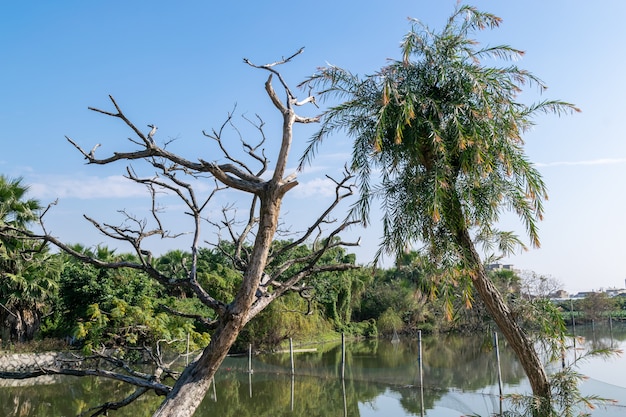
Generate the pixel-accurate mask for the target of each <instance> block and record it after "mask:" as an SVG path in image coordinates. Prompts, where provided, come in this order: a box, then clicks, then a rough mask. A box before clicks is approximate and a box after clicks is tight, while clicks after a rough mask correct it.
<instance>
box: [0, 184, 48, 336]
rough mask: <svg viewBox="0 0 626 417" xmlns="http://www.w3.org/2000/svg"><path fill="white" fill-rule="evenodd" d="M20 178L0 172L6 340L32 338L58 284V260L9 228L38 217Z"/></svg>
mask: <svg viewBox="0 0 626 417" xmlns="http://www.w3.org/2000/svg"><path fill="white" fill-rule="evenodd" d="M27 192H28V187H27V186H25V185H23V184H22V179H21V178H17V179H8V178H7V177H5V176H1V175H0V227H2V226H8V227H9V228H10V229H8V231H5V232H3V233H2V234H0V321H1V322H2V329H3V332H2V333H3V334H0V337H1V338H2V339H3V340H5V341H8V340H14V341H20V342H22V341H25V340H27V339H31V338H32V337H33V336H34V333H35V332H36V331H37V329H38V328H39V326H40V324H41V318H42V316H43V314H44V313H45V311H46V310H47V308H49V305H46V301H48V300H49V299H50V297H52V296H53V294H54V293H55V291H56V288H57V286H58V276H59V270H60V264H59V262H57V261H56V260H55V258H53V257H51V256H50V255H49V253H48V252H47V250H46V247H42V246H41V243H39V242H36V241H34V240H32V239H26V238H24V237H20V236H18V235H17V233H14V232H13V231H12V228H17V229H25V228H26V227H27V226H28V225H29V223H31V222H33V221H35V220H36V219H37V218H38V214H39V211H40V210H41V206H40V204H39V202H38V201H37V200H34V199H25V198H26V193H27Z"/></svg>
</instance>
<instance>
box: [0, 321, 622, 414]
mask: <svg viewBox="0 0 626 417" xmlns="http://www.w3.org/2000/svg"><path fill="white" fill-rule="evenodd" d="M577 333H578V334H579V335H581V336H584V343H583V341H582V340H579V341H578V344H577V346H578V347H579V350H578V353H577V358H578V357H579V356H580V355H581V353H582V352H583V351H584V349H585V348H589V347H591V348H602V347H615V348H624V347H626V326H613V328H612V329H609V327H608V326H602V327H601V326H597V327H596V328H595V329H591V328H578V329H577ZM571 356H572V355H570V356H569V357H568V358H567V361H572V360H573V357H571ZM342 357H343V355H342V349H341V345H340V344H324V345H318V346H315V350H314V351H296V353H295V354H294V369H295V376H293V377H292V376H291V358H290V355H289V353H281V354H273V355H260V356H256V357H254V358H253V360H252V369H253V373H249V372H248V358H247V357H230V358H227V360H226V361H225V362H224V364H223V365H222V367H221V368H220V371H219V372H218V375H217V376H216V383H215V385H214V389H213V388H212V389H211V390H210V391H209V394H208V395H207V397H206V398H205V400H204V402H203V403H202V405H201V408H200V409H199V410H198V412H197V413H196V416H220V417H247V416H255V417H256V416H268V417H269V416H292V417H304V416H306V417H315V416H349V417H383V416H384V417H405V416H420V415H421V413H422V411H423V412H424V415H425V416H427V417H459V416H469V415H472V416H474V415H478V416H484V417H487V416H492V415H494V413H497V412H498V411H499V409H500V401H499V395H498V393H499V385H498V379H497V375H498V372H497V362H496V356H495V352H494V350H493V348H492V339H491V337H490V336H472V337H459V336H437V337H423V339H422V364H423V367H422V378H423V386H424V391H423V401H422V394H421V392H420V389H419V385H420V383H419V381H420V368H419V366H418V360H417V359H418V344H417V341H415V340H403V341H401V342H400V343H391V342H389V341H366V342H348V343H346V351H345V362H344V363H345V366H343V367H342ZM500 363H501V365H500V366H501V372H502V378H503V392H504V394H507V393H527V392H529V387H528V384H527V381H526V379H525V377H524V372H523V370H522V368H521V366H520V365H519V363H518V362H517V361H516V360H515V358H514V356H513V354H512V352H511V351H510V350H509V349H508V348H507V346H506V343H504V342H502V340H501V341H500ZM577 366H578V368H579V370H580V372H582V373H583V374H585V375H587V376H588V377H589V379H588V380H587V381H586V382H585V383H584V384H583V391H584V392H585V393H587V394H597V395H600V396H603V397H609V398H614V399H617V400H618V401H619V403H618V404H617V405H614V406H611V407H608V408H599V409H597V410H593V411H592V415H593V416H594V417H596V416H598V417H608V416H620V415H626V406H625V405H626V377H625V376H624V375H626V359H625V358H623V357H613V358H611V359H608V360H605V359H588V360H578V362H577ZM342 372H343V373H344V374H345V378H344V379H343V380H342V378H341V375H342ZM0 382H2V381H0ZM34 382H35V381H33V380H30V381H28V383H29V385H25V386H19V387H0V416H20V417H27V416H38V417H39V416H68V417H69V416H75V415H77V414H79V413H81V412H83V411H85V410H87V409H88V408H90V407H92V406H95V405H97V404H100V403H103V402H106V401H117V400H120V399H122V398H124V397H125V396H126V395H128V394H130V393H131V392H132V389H129V388H128V387H127V386H126V385H124V384H121V383H116V382H112V381H107V380H102V379H99V378H76V377H46V378H42V379H39V380H38V381H36V384H34ZM159 403H160V399H159V398H157V397H156V396H154V395H145V396H143V397H141V398H140V399H139V400H138V401H136V402H135V403H134V404H132V405H131V406H128V407H125V408H123V409H121V410H119V411H112V412H111V413H110V415H111V416H119V417H127V416H128V417H131V416H132V417H140V416H150V415H151V414H152V412H153V411H154V410H155V409H156V407H157V406H158V404H159ZM504 407H505V409H506V403H505V404H504Z"/></svg>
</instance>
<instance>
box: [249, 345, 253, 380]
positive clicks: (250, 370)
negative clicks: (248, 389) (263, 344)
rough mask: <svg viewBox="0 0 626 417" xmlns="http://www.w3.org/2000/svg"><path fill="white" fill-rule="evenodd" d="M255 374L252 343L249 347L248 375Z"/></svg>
mask: <svg viewBox="0 0 626 417" xmlns="http://www.w3.org/2000/svg"><path fill="white" fill-rule="evenodd" d="M252 372H254V371H253V370H252V343H250V344H249V345H248V373H250V374H251V373H252Z"/></svg>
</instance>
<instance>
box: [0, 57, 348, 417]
mask: <svg viewBox="0 0 626 417" xmlns="http://www.w3.org/2000/svg"><path fill="white" fill-rule="evenodd" d="M301 52H302V49H300V50H299V51H297V52H296V53H295V54H293V55H291V56H289V57H287V58H283V59H281V60H279V61H277V62H274V63H270V64H266V65H256V64H254V63H252V62H251V61H250V60H247V59H244V62H245V63H246V64H247V65H249V66H250V67H252V68H255V69H259V70H262V71H267V72H269V73H270V74H269V76H268V78H267V81H266V82H265V91H266V93H267V95H268V96H269V98H270V100H271V102H272V104H273V106H274V108H275V109H276V110H277V111H278V112H279V113H280V114H281V116H282V137H281V141H280V146H279V149H278V155H277V157H276V162H275V163H274V164H273V165H272V167H271V168H272V169H271V170H270V162H269V159H268V158H267V157H266V155H265V151H264V148H263V144H264V143H265V132H264V123H263V120H262V119H261V118H260V117H258V116H257V117H256V119H249V118H246V121H247V122H249V123H251V124H252V125H253V127H254V129H256V132H257V133H258V134H259V136H260V139H259V140H257V141H256V142H252V141H250V140H248V139H246V138H244V135H243V134H242V133H241V131H239V130H238V129H236V128H235V132H236V134H237V135H238V136H239V139H240V144H241V147H242V148H243V150H244V154H245V155H244V158H245V159H244V158H240V157H239V156H238V155H237V154H235V153H234V152H231V150H230V149H229V147H228V143H227V141H226V140H225V129H226V128H227V127H234V123H233V113H229V114H228V116H227V118H226V121H225V122H224V123H223V124H222V126H221V127H220V128H219V129H216V130H211V131H210V132H207V131H203V134H204V136H205V137H207V138H209V139H210V140H211V141H213V142H214V143H216V144H217V147H218V148H219V151H220V152H219V157H220V158H221V159H222V160H224V159H225V160H226V161H227V162H226V163H222V164H218V163H215V162H208V161H206V160H204V159H201V158H198V159H197V160H190V159H187V158H184V157H182V156H180V155H178V154H176V153H173V152H170V151H169V150H168V149H167V145H168V144H169V143H167V144H165V145H164V146H159V145H158V144H157V142H156V140H155V137H154V136H155V132H156V129H155V128H154V126H153V125H150V127H152V128H153V129H152V131H150V133H148V134H146V133H144V132H143V131H142V129H140V128H139V127H137V125H136V124H135V123H133V122H132V121H131V120H130V119H129V118H128V117H127V116H126V115H125V113H124V112H123V110H122V109H121V107H120V106H119V104H118V103H117V102H116V100H115V99H114V98H113V97H111V96H109V98H110V101H111V103H112V104H113V107H114V110H113V111H109V110H102V109H98V108H93V107H90V108H89V109H90V110H92V111H94V112H97V113H100V114H103V115H106V116H109V117H112V118H114V119H119V120H121V121H122V122H123V123H124V124H125V125H126V126H127V127H128V128H129V129H130V130H131V132H132V137H130V138H128V140H129V141H130V142H131V143H132V144H134V145H135V146H136V147H137V149H136V150H133V151H129V152H113V153H112V154H111V155H109V156H105V157H98V155H97V150H98V148H99V146H100V145H99V144H98V145H96V146H93V147H92V148H91V149H90V150H86V149H87V148H83V147H82V146H81V145H79V144H78V142H77V141H75V140H73V139H71V138H69V137H67V140H68V141H69V142H70V143H71V144H72V145H73V146H74V147H75V148H76V149H77V150H78V151H79V152H80V153H81V154H82V155H83V156H84V157H85V159H86V160H87V163H88V164H95V165H108V164H112V163H115V162H118V161H124V162H127V163H128V162H133V161H142V162H143V163H146V164H147V165H148V166H149V167H151V168H152V169H153V170H154V174H153V175H151V176H142V175H139V174H138V173H137V171H136V170H135V169H134V168H133V167H131V166H128V167H127V169H126V175H125V176H126V178H128V179H129V180H130V181H133V182H135V183H138V184H142V185H144V186H145V187H146V188H147V189H148V192H149V193H150V195H151V198H152V207H151V209H150V213H151V218H152V220H153V222H150V223H149V222H148V221H146V220H141V219H138V218H136V217H134V216H133V215H131V214H130V213H127V212H125V211H123V212H122V214H123V215H124V216H125V219H126V220H125V221H124V222H123V224H121V225H112V224H108V223H101V222H99V221H96V220H95V219H92V218H90V217H87V216H85V219H87V221H88V222H90V223H91V224H92V225H93V226H94V227H95V228H96V229H97V230H99V231H100V232H101V233H102V234H104V235H105V236H107V237H109V238H111V239H114V240H117V241H122V242H126V244H128V245H130V247H131V248H132V250H133V252H134V254H135V255H136V257H137V259H138V261H126V260H125V261H116V262H107V261H102V260H100V259H96V258H94V257H91V256H89V255H86V254H85V253H82V252H79V251H77V250H75V249H74V248H73V247H72V246H70V245H67V244H65V243H64V242H62V241H61V240H60V239H58V238H56V237H54V236H53V235H51V234H50V233H48V231H47V230H46V228H45V225H44V223H43V221H41V222H40V223H41V229H42V231H43V232H42V233H33V232H24V231H22V233H23V235H24V236H25V237H27V238H36V239H40V240H41V241H42V242H44V243H50V244H53V245H55V246H56V247H58V248H60V249H61V250H63V251H65V252H66V253H68V254H70V255H72V256H74V257H76V258H78V259H80V260H81V261H83V262H85V263H89V264H92V265H95V266H98V267H101V268H132V269H135V270H139V271H143V272H144V273H146V274H147V275H148V276H150V277H151V278H153V279H155V280H156V281H158V282H159V283H161V284H163V285H166V286H169V287H172V286H178V287H183V288H186V289H188V290H191V291H192V292H193V293H194V294H195V296H196V297H197V298H198V299H199V300H200V301H201V302H202V303H203V304H204V305H205V306H207V307H208V308H209V309H210V310H211V311H212V312H213V316H212V317H199V316H197V315H191V314H187V313H185V312H179V311H175V310H173V309H171V308H166V309H165V310H166V311H167V312H168V313H170V314H175V315H178V316H180V317H189V318H194V319H197V320H200V321H201V322H202V323H203V324H205V325H207V326H210V327H211V328H212V329H213V331H212V334H211V341H210V343H209V345H208V346H206V348H204V350H203V351H202V353H201V354H200V355H199V356H198V357H197V358H196V359H195V360H194V361H193V362H192V363H190V364H189V365H188V366H187V367H186V368H185V369H184V371H183V372H182V374H180V375H179V376H177V378H176V382H175V384H174V385H173V386H171V387H170V386H167V385H165V384H163V383H162V382H161V380H162V375H163V373H164V372H165V370H166V369H167V367H165V366H164V365H163V364H161V365H160V366H158V367H157V371H156V372H155V373H154V374H152V375H142V374H139V373H136V372H134V371H132V370H130V369H128V367H127V366H126V365H123V364H122V363H121V362H120V363H114V365H116V370H114V371H106V372H105V371H104V370H100V371H99V372H100V373H99V374H98V375H99V376H105V377H110V378H115V379H118V380H124V381H126V382H128V383H130V384H133V385H135V386H136V387H137V390H136V391H135V392H134V393H133V394H131V395H130V396H129V397H127V398H125V399H123V400H120V401H117V402H112V403H107V404H103V405H100V406H98V407H95V408H94V409H93V412H94V413H93V415H99V414H102V413H105V412H106V410H109V409H114V408H119V407H121V406H124V405H125V404H128V403H130V402H132V401H133V400H134V399H136V398H138V397H139V396H141V395H142V394H143V393H144V392H146V391H149V390H152V391H154V392H156V393H157V394H159V395H164V396H165V399H164V401H163V403H162V404H161V406H160V408H159V409H158V410H157V411H156V412H155V413H154V416H160V417H165V416H170V417H173V416H176V417H181V416H182V417H184V416H191V415H193V413H194V411H195V410H196V408H197V407H198V405H199V404H200V402H201V401H202V399H203V398H204V396H205V393H206V392H207V390H208V389H209V387H210V381H211V378H212V377H213V376H214V375H215V372H216V371H217V369H218V368H219V366H220V364H221V363H222V361H223V360H224V358H225V356H226V355H227V353H228V351H229V349H230V347H231V346H232V344H233V343H234V342H235V339H236V338H237V336H238V334H239V333H240V331H241V330H242V329H243V327H244V326H245V325H246V323H248V322H249V321H250V320H251V319H252V318H253V317H255V316H256V315H257V314H259V313H260V312H261V311H263V309H264V308H266V307H267V306H268V305H269V304H270V303H271V302H273V301H274V300H275V299H276V298H278V297H280V296H281V295H283V294H285V293H288V292H293V291H295V292H298V293H300V294H302V295H303V296H304V297H305V298H307V297H310V295H309V294H308V291H307V290H308V287H307V285H306V279H307V278H308V277H311V276H313V275H315V274H317V273H321V272H326V271H342V270H349V269H353V268H356V266H355V265H354V264H346V263H342V264H320V263H319V262H318V261H319V260H320V258H321V257H322V255H323V254H324V253H325V252H327V251H328V250H330V249H333V248H336V247H339V246H354V245H357V244H358V243H354V242H344V241H342V240H341V238H340V237H339V235H340V233H341V232H343V231H345V230H346V228H348V227H349V226H351V225H352V224H354V223H356V221H353V220H349V219H345V220H340V221H338V220H337V219H333V218H331V217H330V216H331V212H332V211H333V210H334V209H335V208H336V207H337V206H338V204H339V203H340V202H341V201H342V200H343V199H345V198H346V197H349V196H350V195H352V187H353V186H352V184H351V181H352V175H351V174H350V173H349V172H348V170H345V171H344V175H343V178H341V179H338V180H333V181H334V183H335V196H334V199H333V200H332V201H331V202H330V204H329V205H328V207H325V208H322V209H321V211H320V213H319V215H318V217H317V218H315V219H312V222H311V226H310V227H309V228H307V229H306V230H304V231H303V232H301V233H300V234H299V235H298V236H297V237H296V238H295V239H293V241H292V243H290V244H288V245H284V246H282V247H280V248H279V249H277V250H276V252H274V253H273V252H272V242H273V240H274V238H275V236H276V234H277V230H278V227H279V221H280V220H279V215H280V210H281V204H282V201H283V198H284V196H285V194H286V193H287V192H288V191H290V190H292V189H293V188H294V187H296V186H297V185H298V181H297V178H296V176H295V175H294V174H292V175H286V167H287V161H288V157H289V154H290V151H291V146H292V142H293V129H294V125H295V124H300V123H301V124H308V123H316V122H318V120H319V119H318V117H303V116H300V115H298V114H297V113H296V108H298V107H300V106H303V105H306V104H315V99H314V97H313V96H309V97H306V98H305V99H303V100H300V101H298V100H297V98H296V96H295V95H294V94H293V92H292V91H291V90H290V88H289V87H288V85H287V83H286V82H285V80H284V78H283V77H282V76H281V74H280V73H279V72H278V70H277V69H276V68H277V67H278V66H280V65H282V64H285V63H288V62H289V61H291V60H292V59H293V58H294V57H296V56H297V55H299V54H300V53H301ZM275 80H277V84H278V86H279V87H280V90H282V91H283V92H284V94H285V98H284V99H281V98H279V95H278V94H277V92H276V91H275V90H274V86H273V83H274V82H276V81H275ZM217 159H218V158H216V160H217ZM252 164H255V166H256V167H255V166H253V165H252ZM270 173H271V175H270ZM264 174H265V175H267V176H269V179H264V178H262V176H263V175H264ZM198 181H201V182H203V183H204V184H206V183H210V184H213V188H212V191H211V192H209V193H208V195H207V196H205V197H200V195H199V193H197V191H196V188H195V187H194V184H195V183H197V182H198ZM225 190H238V191H241V192H243V193H245V194H246V195H248V196H249V198H250V200H249V201H250V205H249V207H248V208H247V210H246V211H245V212H246V213H247V215H246V216H244V217H245V219H244V220H243V221H237V219H236V217H237V216H235V215H233V214H232V207H231V206H228V207H225V208H224V209H223V210H222V217H221V218H214V217H211V218H209V217H208V216H206V215H205V212H206V211H208V210H207V207H208V206H209V203H210V202H211V200H212V198H213V197H214V196H215V195H216V194H217V193H219V192H222V191H225ZM161 193H168V194H173V195H176V196H177V197H178V198H179V199H180V200H181V201H182V202H183V203H184V205H185V207H186V210H185V214H186V215H188V216H189V217H190V218H191V219H192V221H193V229H192V231H191V236H190V239H191V245H190V246H191V258H192V259H190V260H189V261H188V265H189V267H186V266H185V271H186V276H185V277H184V278H182V279H181V278H174V277H172V276H169V275H168V274H167V273H165V272H163V271H161V270H159V268H158V266H157V265H155V263H154V262H153V255H152V253H151V252H150V251H149V250H147V249H145V245H144V242H145V240H146V239H148V238H152V237H155V236H157V237H161V238H175V237H179V236H180V234H176V233H172V232H170V231H168V230H166V229H165V228H164V222H163V220H162V213H161V210H160V207H159V206H158V204H157V197H158V195H160V194H161ZM46 211H47V210H46ZM152 223H154V224H155V225H156V226H154V227H149V226H148V225H149V224H152ZM206 224H209V225H211V226H213V227H216V228H217V230H218V235H219V236H220V239H219V240H218V242H217V243H215V244H214V247H215V248H216V249H217V250H223V251H224V253H226V254H228V256H229V257H230V259H231V262H232V265H233V267H234V268H236V269H237V270H239V271H240V273H241V276H242V283H241V286H240V287H239V289H238V291H237V293H236V295H235V297H234V299H233V300H221V299H217V298H214V297H213V296H212V295H211V293H210V291H208V290H207V289H206V288H204V287H203V286H202V285H201V284H200V283H199V281H198V279H197V274H198V270H197V269H198V248H199V247H200V245H201V243H203V242H202V241H201V240H202V238H201V230H202V226H203V225H206ZM0 229H2V228H0ZM2 231H3V230H0V233H2ZM4 231H5V232H7V231H10V232H11V233H14V232H15V230H7V228H6V227H5V230H4ZM224 236H226V238H227V239H224ZM322 236H323V237H322ZM225 241H227V242H228V245H229V246H230V247H231V248H234V250H227V249H226V248H225V247H224V244H225V243H224V242H225ZM311 241H314V242H315V243H314V245H313V247H312V250H311V251H310V253H309V254H308V255H306V256H300V257H294V256H285V255H286V254H287V255H288V254H289V252H290V251H291V250H292V249H294V248H296V247H297V246H298V245H302V244H305V243H307V242H311ZM280 259H288V260H287V261H284V262H282V263H281V262H279V260H280ZM260 293H261V294H262V296H259V294H260ZM157 362H158V361H157ZM90 372H91V371H85V370H82V371H78V370H72V369H56V368H47V369H40V370H39V371H36V372H33V373H30V374H28V375H26V374H22V375H21V376H18V375H6V374H7V373H4V374H0V377H31V376H37V375H41V374H45V373H60V374H68V373H70V374H72V375H80V374H82V375H91V374H92V373H90ZM167 374H168V375H173V374H172V373H171V372H169V371H168V372H167Z"/></svg>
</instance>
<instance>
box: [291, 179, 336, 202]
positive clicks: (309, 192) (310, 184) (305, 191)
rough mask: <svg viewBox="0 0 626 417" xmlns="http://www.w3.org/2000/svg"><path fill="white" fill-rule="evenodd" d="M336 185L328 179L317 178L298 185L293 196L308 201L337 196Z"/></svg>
mask: <svg viewBox="0 0 626 417" xmlns="http://www.w3.org/2000/svg"><path fill="white" fill-rule="evenodd" d="M335 187H336V184H335V183H334V182H333V181H331V180H330V179H328V178H315V179H312V180H311V181H306V182H302V183H300V184H298V186H297V187H296V188H294V190H293V191H292V192H293V196H294V197H296V198H301V199H306V198H311V197H331V196H334V195H335Z"/></svg>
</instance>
